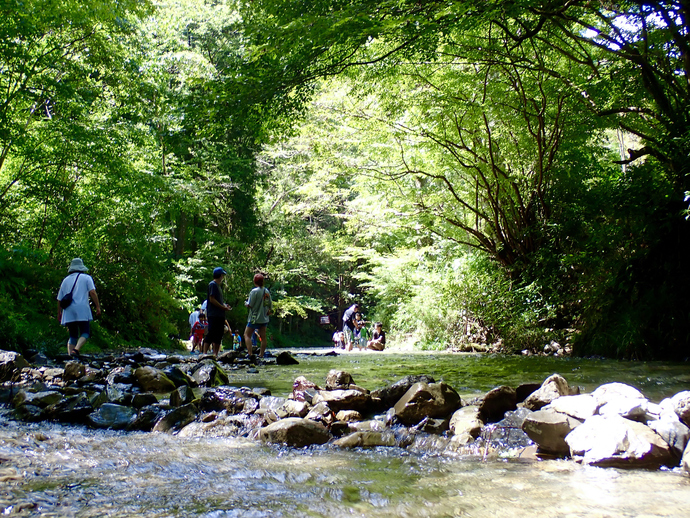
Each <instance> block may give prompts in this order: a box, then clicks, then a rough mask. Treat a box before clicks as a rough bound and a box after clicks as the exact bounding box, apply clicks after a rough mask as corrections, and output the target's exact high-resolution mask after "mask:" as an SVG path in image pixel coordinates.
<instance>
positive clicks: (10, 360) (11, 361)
mask: <svg viewBox="0 0 690 518" xmlns="http://www.w3.org/2000/svg"><path fill="white" fill-rule="evenodd" d="M24 367H29V362H28V361H26V360H25V359H24V357H23V356H22V355H21V354H19V353H16V352H14V351H0V383H2V382H4V381H11V380H12V378H13V377H14V375H15V373H18V372H19V371H21V370H22V369H23V368H24Z"/></svg>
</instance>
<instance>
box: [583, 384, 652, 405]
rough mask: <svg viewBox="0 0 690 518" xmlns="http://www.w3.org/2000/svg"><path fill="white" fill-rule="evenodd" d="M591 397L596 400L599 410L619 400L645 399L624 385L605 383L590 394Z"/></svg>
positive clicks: (633, 389) (640, 393)
mask: <svg viewBox="0 0 690 518" xmlns="http://www.w3.org/2000/svg"><path fill="white" fill-rule="evenodd" d="M592 396H593V397H594V398H595V399H596V400H597V404H598V406H599V408H601V407H603V406H604V405H606V404H607V403H609V402H614V401H618V400H621V399H635V400H637V399H647V398H645V397H644V394H642V392H640V391H639V390H637V389H636V388H635V387H631V386H630V385H626V384H625V383H606V384H604V385H601V386H599V387H598V388H597V389H596V390H595V391H594V392H592Z"/></svg>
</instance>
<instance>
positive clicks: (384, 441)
mask: <svg viewBox="0 0 690 518" xmlns="http://www.w3.org/2000/svg"><path fill="white" fill-rule="evenodd" d="M333 446H337V447H338V448H376V447H378V446H395V436H394V435H393V434H392V433H391V432H387V433H382V432H354V433H351V434H349V435H346V436H345V437H341V438H340V439H337V440H335V441H333Z"/></svg>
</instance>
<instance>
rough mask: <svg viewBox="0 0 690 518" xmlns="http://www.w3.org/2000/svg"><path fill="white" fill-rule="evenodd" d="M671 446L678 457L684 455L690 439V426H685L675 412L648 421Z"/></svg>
mask: <svg viewBox="0 0 690 518" xmlns="http://www.w3.org/2000/svg"><path fill="white" fill-rule="evenodd" d="M647 426H649V427H650V428H651V429H652V430H654V431H655V432H656V433H657V434H658V435H659V436H660V437H661V438H662V439H663V440H664V441H666V443H667V444H668V445H669V446H670V447H671V450H672V451H673V453H674V455H676V457H677V458H678V459H680V458H681V457H682V456H683V452H684V451H685V447H686V446H687V445H688V441H690V428H688V427H687V426H685V425H684V424H683V423H682V422H681V421H680V419H678V416H677V415H675V414H672V415H670V414H663V415H662V416H661V418H660V419H658V420H656V421H650V422H648V423H647Z"/></svg>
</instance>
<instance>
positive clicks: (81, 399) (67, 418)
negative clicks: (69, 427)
mask: <svg viewBox="0 0 690 518" xmlns="http://www.w3.org/2000/svg"><path fill="white" fill-rule="evenodd" d="M91 412H93V405H92V404H91V401H90V400H89V398H88V397H87V395H86V393H84V392H81V393H79V394H76V395H74V396H69V397H66V398H65V399H62V400H61V401H58V402H57V403H55V404H54V405H50V406H49V407H47V408H46V410H45V417H46V418H47V419H55V420H58V421H63V422H66V423H80V422H82V421H83V420H84V419H86V416H88V415H89V414H90V413H91Z"/></svg>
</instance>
